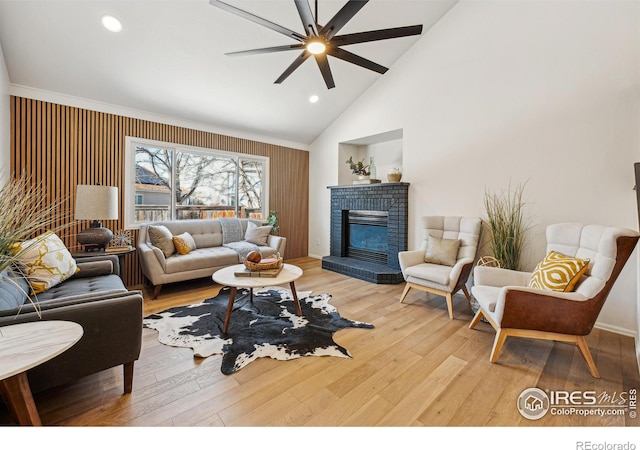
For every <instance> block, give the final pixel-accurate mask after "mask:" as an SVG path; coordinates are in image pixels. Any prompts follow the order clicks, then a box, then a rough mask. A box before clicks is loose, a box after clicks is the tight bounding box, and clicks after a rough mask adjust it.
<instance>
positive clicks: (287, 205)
mask: <svg viewBox="0 0 640 450" xmlns="http://www.w3.org/2000/svg"><path fill="white" fill-rule="evenodd" d="M127 136H131V137H138V138H144V139H152V140H158V141H164V142H173V143H176V144H183V145H190V146H194V147H202V148H211V149H217V150H226V151H232V152H236V153H244V154H251V155H260V156H266V157H268V158H269V168H270V172H269V209H271V210H277V211H278V212H279V214H278V217H279V225H280V234H281V235H283V236H285V237H286V238H287V247H286V251H285V255H284V257H285V258H287V259H291V258H298V257H302V256H307V253H308V239H309V238H308V229H309V227H308V221H309V219H308V217H309V206H308V205H309V204H308V201H309V154H308V152H307V151H304V150H298V149H294V148H289V147H283V146H279V145H273V144H266V143H262V142H256V141H251V140H247V139H240V138H235V137H230V136H224V135H219V134H216V133H211V132H206V131H199V130H193V129H189V128H184V127H178V126H174V125H166V124H161V123H155V122H151V121H147V120H141V119H134V118H130V117H125V116H120V115H115V114H108V113H102V112H97V111H92V110H87V109H82V108H76V107H71V106H64V105H59V104H54V103H49V102H44V101H40V100H33V99H28V98H22V97H15V96H12V97H11V171H12V173H13V174H14V175H15V176H20V175H22V174H28V175H30V176H31V179H33V180H34V183H35V182H41V183H42V184H43V185H44V187H45V188H46V189H47V193H48V196H49V201H50V202H60V203H61V205H62V206H61V207H62V208H63V209H65V212H66V213H68V214H70V216H69V217H71V218H72V217H73V209H74V204H75V198H74V195H75V189H76V185H78V184H97V183H100V184H102V185H108V186H117V187H118V189H119V194H120V213H119V217H120V219H119V220H108V221H104V222H103V223H104V226H106V227H108V228H110V229H111V230H120V229H123V228H124V182H125V180H124V173H125V165H124V164H125V138H126V137H127ZM60 222H63V221H60ZM64 222H68V223H70V224H71V225H70V227H68V228H65V230H64V231H63V232H61V233H60V234H61V237H63V240H64V241H65V244H66V245H68V246H69V247H70V248H72V249H73V248H77V247H78V244H77V241H76V239H75V235H76V234H77V233H78V232H79V231H80V230H82V229H83V228H86V227H87V226H88V223H85V222H75V221H73V220H71V219H67V220H65V221H64ZM58 225H62V223H59V224H58ZM133 235H134V238H135V237H137V232H136V231H134V232H133ZM124 279H125V282H126V283H127V286H129V287H133V286H140V285H142V284H143V283H144V282H145V278H144V275H143V274H142V272H141V270H140V268H139V264H138V257H137V254H135V253H134V254H132V255H129V256H127V257H126V260H125V276H124Z"/></svg>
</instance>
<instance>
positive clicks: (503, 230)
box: [484, 183, 529, 270]
mask: <svg viewBox="0 0 640 450" xmlns="http://www.w3.org/2000/svg"><path fill="white" fill-rule="evenodd" d="M525 184H526V183H524V184H518V185H517V186H516V187H515V188H514V189H511V185H509V189H508V190H507V191H506V192H501V193H491V192H489V191H485V196H484V205H485V209H486V211H487V218H488V224H489V229H490V231H491V236H490V240H489V243H490V245H491V250H492V251H493V256H494V257H495V259H496V260H497V261H498V262H499V265H500V267H503V268H505V269H511V270H520V255H521V253H522V249H523V248H524V244H525V233H526V231H527V230H528V228H529V226H528V223H527V220H526V219H525V216H524V206H525V203H524V202H523V201H522V193H523V190H524V186H525Z"/></svg>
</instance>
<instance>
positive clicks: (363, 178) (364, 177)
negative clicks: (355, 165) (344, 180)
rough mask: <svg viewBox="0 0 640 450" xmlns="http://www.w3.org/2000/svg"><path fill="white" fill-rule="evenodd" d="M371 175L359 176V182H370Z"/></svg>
mask: <svg viewBox="0 0 640 450" xmlns="http://www.w3.org/2000/svg"><path fill="white" fill-rule="evenodd" d="M368 179H369V175H358V180H368Z"/></svg>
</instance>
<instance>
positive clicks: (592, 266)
mask: <svg viewBox="0 0 640 450" xmlns="http://www.w3.org/2000/svg"><path fill="white" fill-rule="evenodd" d="M638 236H639V235H638V233H637V232H636V231H633V230H629V229H625V228H618V227H609V226H602V225H583V224H577V223H560V224H553V225H549V226H548V227H547V229H546V239H547V249H546V250H547V255H546V257H545V258H544V259H543V261H542V262H540V263H539V264H538V266H537V267H536V269H535V270H534V271H533V272H522V271H514V270H507V269H502V268H497V267H483V266H477V267H476V268H475V269H474V285H473V287H472V288H471V291H472V293H473V296H474V297H475V299H476V300H477V302H478V304H479V305H480V308H479V310H478V312H477V313H476V315H475V317H474V318H473V320H472V321H471V324H470V325H469V328H474V327H475V326H476V325H477V324H478V322H479V321H480V320H481V319H482V318H483V317H484V318H486V319H487V321H488V322H489V323H490V324H491V326H492V327H493V328H494V329H495V331H496V337H495V340H494V343H493V349H492V350H491V356H490V358H489V360H490V361H491V362H492V363H495V362H496V361H497V360H498V357H499V356H500V351H501V350H502V347H503V345H504V343H505V340H506V339H507V337H509V336H515V337H525V338H534V339H546V340H553V341H560V342H569V343H573V344H576V345H577V346H578V348H579V349H580V352H581V353H582V356H583V357H584V359H585V361H586V363H587V366H588V368H589V371H590V372H591V375H593V376H594V377H595V378H600V375H599V373H598V369H597V368H596V365H595V362H594V361H593V358H592V356H591V353H590V351H589V347H588V346H587V342H586V340H585V336H587V335H589V333H591V330H592V328H593V326H594V324H595V322H596V319H597V318H598V315H599V314H600V310H601V309H602V306H603V305H604V302H605V301H606V299H607V297H608V295H609V292H610V291H611V288H612V287H613V285H614V283H615V281H616V279H617V278H618V276H619V274H620V272H621V270H622V268H623V267H624V265H625V264H626V262H627V260H628V259H629V256H630V255H631V253H632V252H633V249H634V248H635V246H636V243H637V242H638ZM634 295H635V294H634Z"/></svg>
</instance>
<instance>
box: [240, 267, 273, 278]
mask: <svg viewBox="0 0 640 450" xmlns="http://www.w3.org/2000/svg"><path fill="white" fill-rule="evenodd" d="M282 267H283V266H280V267H278V268H277V269H265V270H249V269H247V268H246V267H245V268H243V269H241V270H238V271H237V272H234V273H233V274H234V275H235V276H236V277H264V278H275V277H277V276H278V274H279V273H280V272H281V271H282Z"/></svg>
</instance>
